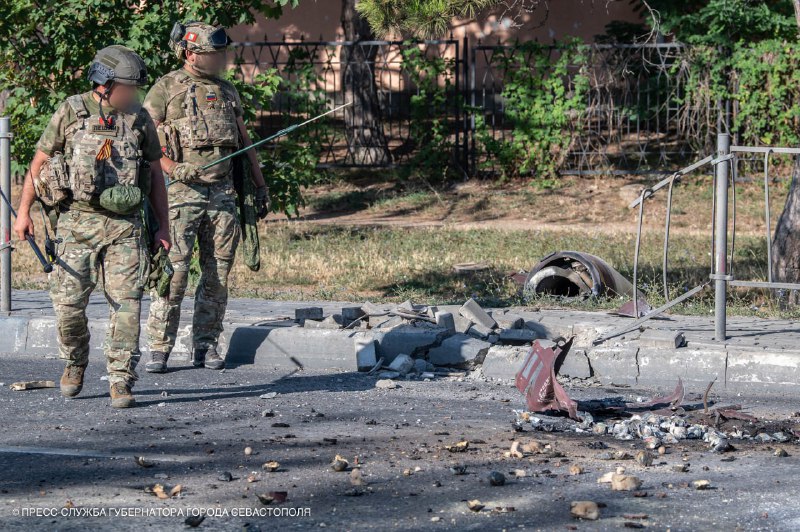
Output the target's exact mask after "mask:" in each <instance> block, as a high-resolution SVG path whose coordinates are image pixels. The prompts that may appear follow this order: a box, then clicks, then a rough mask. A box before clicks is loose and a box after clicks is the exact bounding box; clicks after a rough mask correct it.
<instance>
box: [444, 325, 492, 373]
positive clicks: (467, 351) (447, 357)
mask: <svg viewBox="0 0 800 532" xmlns="http://www.w3.org/2000/svg"><path fill="white" fill-rule="evenodd" d="M490 347H492V344H490V343H489V342H484V341H483V340H478V339H477V338H472V337H471V336H467V335H466V334H460V333H457V334H454V335H453V336H450V337H449V338H445V339H444V340H443V341H442V343H441V345H440V346H439V347H434V348H433V349H431V350H430V351H428V360H429V361H430V362H431V363H432V364H434V365H437V366H455V367H474V366H475V365H477V364H481V363H482V362H483V361H484V358H485V357H486V353H488V352H489V348H490Z"/></svg>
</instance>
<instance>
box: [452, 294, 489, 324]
mask: <svg viewBox="0 0 800 532" xmlns="http://www.w3.org/2000/svg"><path fill="white" fill-rule="evenodd" d="M458 313H459V314H461V315H462V316H464V317H465V318H467V319H468V320H470V321H471V322H472V323H476V324H479V325H483V326H484V327H486V328H489V329H494V328H495V327H497V322H496V321H494V318H492V317H491V316H490V315H489V314H488V313H487V312H486V311H485V310H483V309H482V308H481V306H480V305H479V304H478V302H477V301H475V300H474V299H472V298H469V299H468V300H467V302H466V303H464V304H463V305H462V306H461V308H460V309H459V311H458Z"/></svg>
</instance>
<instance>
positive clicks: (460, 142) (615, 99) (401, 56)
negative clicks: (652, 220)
mask: <svg viewBox="0 0 800 532" xmlns="http://www.w3.org/2000/svg"><path fill="white" fill-rule="evenodd" d="M411 47H417V48H418V49H420V50H421V53H422V54H423V55H424V57H427V58H429V59H430V60H431V61H436V60H437V59H446V69H445V70H444V71H443V72H440V73H439V74H438V76H439V78H440V79H437V82H438V83H439V85H440V86H441V87H442V90H443V91H444V93H445V94H444V103H443V104H441V105H438V106H436V107H431V108H430V109H429V110H428V113H427V116H428V117H429V118H434V115H435V117H436V118H438V119H439V120H440V121H441V122H442V123H444V124H446V130H447V135H449V142H448V146H449V148H450V149H451V150H452V152H453V153H452V160H453V161H454V162H455V163H456V165H457V166H458V167H459V168H461V169H462V170H463V173H464V174H465V175H470V176H476V175H481V174H487V173H488V174H491V173H492V172H493V169H492V167H493V161H492V160H491V157H490V156H487V154H486V152H485V150H482V149H481V146H480V143H479V142H478V140H477V139H476V134H475V118H476V117H477V116H478V115H480V116H482V117H483V124H485V127H486V128H488V134H489V135H490V136H491V138H494V139H500V140H503V139H507V138H509V137H510V136H511V135H512V134H513V130H514V127H515V124H514V123H513V121H511V120H509V118H508V116H507V114H506V107H505V95H504V89H505V86H506V85H505V72H504V70H503V68H502V65H503V61H502V59H504V58H506V59H507V57H508V55H509V54H512V53H515V50H516V49H517V48H518V47H519V45H511V44H500V43H498V44H485V43H481V42H478V43H477V44H473V45H470V43H469V42H468V40H467V39H466V38H465V39H463V40H461V41H459V40H454V39H445V40H437V41H423V42H413V43H412V42H401V41H362V42H355V43H353V42H346V41H313V42H306V41H297V42H288V41H264V42H248V43H235V44H234V53H235V61H236V63H237V65H238V75H239V76H240V77H241V78H242V79H243V80H244V81H247V82H251V81H253V80H254V79H255V77H256V76H257V75H258V74H259V73H263V72H265V71H267V69H275V70H276V71H277V73H278V74H279V75H280V76H281V77H282V78H284V79H285V80H286V82H287V83H286V84H285V85H286V87H291V89H284V90H282V91H281V92H280V93H279V94H278V95H277V96H276V97H275V98H274V101H273V102H271V104H270V106H269V108H268V110H266V111H265V112H264V113H263V116H262V118H261V122H260V124H259V130H260V133H262V134H268V133H271V132H274V131H276V130H278V129H280V128H282V127H285V125H286V124H287V120H293V119H297V118H300V117H305V116H307V115H308V114H310V112H311V110H310V109H308V108H306V106H305V104H303V102H304V100H303V99H302V98H300V99H298V98H297V97H295V96H296V94H295V95H293V94H291V91H298V90H300V91H303V90H308V91H317V92H318V93H319V94H320V95H323V96H324V98H325V99H327V101H328V102H329V103H330V105H339V104H342V103H344V102H345V98H346V96H347V95H348V91H349V90H353V87H348V84H354V85H359V86H362V87H363V85H361V82H362V81H363V80H362V79H360V77H359V76H368V77H370V78H372V80H374V84H373V87H374V94H373V95H372V97H373V98H374V99H375V102H376V103H377V109H372V110H371V109H369V107H368V106H360V105H355V106H353V109H352V110H347V112H345V111H342V112H339V113H337V114H336V115H334V117H333V119H332V120H330V121H328V122H327V124H326V125H325V126H324V127H323V125H322V124H315V126H314V127H315V128H316V129H315V130H314V131H315V132H317V134H319V135H320V136H322V138H321V140H322V142H321V145H322V152H321V153H320V160H319V166H320V167H323V168H326V167H352V166H367V167H370V166H398V165H409V164H415V162H417V161H416V160H415V158H414V156H415V154H416V153H417V152H418V150H420V141H419V139H417V138H415V134H414V131H415V130H416V131H419V129H420V128H418V127H417V128H415V127H413V126H412V120H414V119H417V120H419V112H418V111H419V109H417V112H416V113H415V112H414V106H415V105H419V102H418V101H417V100H418V99H417V100H415V99H414V98H413V97H414V96H415V95H419V94H420V87H419V86H418V84H416V83H415V82H414V78H415V75H410V74H414V73H413V72H410V71H409V64H408V61H407V57H406V55H407V54H406V53H405V52H407V51H408V50H409V49H410V48H411ZM345 49H348V50H349V51H350V53H351V54H353V51H354V50H355V51H357V52H358V56H359V57H360V58H361V63H360V64H359V68H358V69H357V70H353V69H352V68H353V67H352V63H347V62H345V61H343V50H345ZM581 50H582V59H581V64H574V65H570V68H569V69H568V73H567V74H566V79H565V85H566V86H567V87H568V88H569V89H570V90H571V89H572V88H574V79H576V76H578V75H580V76H583V77H584V78H583V83H584V85H586V87H585V92H584V93H583V96H582V98H583V102H584V104H585V105H584V104H582V105H581V106H580V109H579V110H578V111H577V112H575V113H574V115H573V116H572V119H571V121H570V125H569V128H568V130H567V132H566V134H569V135H570V136H571V142H570V143H569V147H568V150H567V151H568V153H567V154H566V156H565V158H564V161H563V163H562V164H561V168H560V171H561V172H563V173H596V172H603V173H609V172H620V173H634V172H638V173H664V172H668V171H670V170H674V169H676V168H679V167H680V166H681V165H682V164H683V163H685V162H686V161H688V160H690V159H692V158H693V157H696V156H697V154H698V153H699V152H700V151H702V149H703V146H699V145H698V144H697V142H692V141H690V140H689V138H688V137H689V136H691V137H692V138H693V139H697V138H699V137H702V134H701V135H698V134H697V131H695V130H696V128H697V127H698V124H697V121H696V120H692V118H693V117H694V116H696V111H697V110H696V109H693V108H692V107H693V106H695V107H696V104H693V103H691V102H688V101H687V100H685V99H684V98H683V83H684V82H685V79H684V78H685V75H683V73H682V69H681V68H680V67H681V62H682V61H684V60H685V55H686V53H687V50H688V47H686V46H684V45H681V44H645V45H624V44H615V45H600V44H598V45H589V46H584V47H582V48H581ZM551 52H552V56H553V57H557V56H558V53H559V52H558V48H557V47H552V50H551ZM537 65H539V67H537V68H540V67H541V64H540V63H537ZM348 69H350V71H349V74H350V75H348V76H344V75H343V70H348ZM354 74H355V75H354ZM301 78H302V79H301ZM444 78H448V79H449V80H450V82H449V83H445V79H444ZM370 82H371V81H370ZM303 83H305V85H306V87H305V88H304V87H303ZM362 90H363V88H362ZM298 102H300V103H299V104H298ZM709 105H712V104H709ZM693 113H694V114H693ZM707 114H710V113H707ZM287 117H288V118H287ZM415 117H416V118H415ZM359 125H360V126H361V128H362V129H361V130H359V131H367V132H369V131H372V133H371V134H369V135H366V137H368V138H361V137H360V138H357V139H355V140H354V138H353V137H354V133H353V127H354V126H359ZM714 125H716V124H714ZM701 127H702V126H701ZM376 131H377V134H376ZM713 133H714V132H712V131H709V132H708V138H712V139H713ZM362 137H364V135H362ZM354 145H360V146H361V149H363V148H364V147H365V146H366V148H369V149H373V148H376V147H378V148H381V149H384V148H385V149H386V150H387V151H388V156H387V157H375V156H370V157H363V156H359V153H357V150H356V149H354Z"/></svg>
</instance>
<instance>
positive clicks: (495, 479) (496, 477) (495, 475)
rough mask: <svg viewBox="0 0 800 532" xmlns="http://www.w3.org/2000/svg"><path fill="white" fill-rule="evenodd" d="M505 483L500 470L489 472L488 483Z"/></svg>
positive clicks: (498, 484)
mask: <svg viewBox="0 0 800 532" xmlns="http://www.w3.org/2000/svg"><path fill="white" fill-rule="evenodd" d="M505 483H506V476H505V475H504V474H502V473H501V472H500V471H492V472H491V473H489V484H491V485H492V486H502V485H504V484H505Z"/></svg>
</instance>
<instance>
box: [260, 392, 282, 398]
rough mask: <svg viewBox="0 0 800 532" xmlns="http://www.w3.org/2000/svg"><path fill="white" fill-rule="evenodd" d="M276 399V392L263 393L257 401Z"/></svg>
mask: <svg viewBox="0 0 800 532" xmlns="http://www.w3.org/2000/svg"><path fill="white" fill-rule="evenodd" d="M276 397H278V392H269V393H263V394H261V395H259V396H258V398H259V399H275V398H276Z"/></svg>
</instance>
